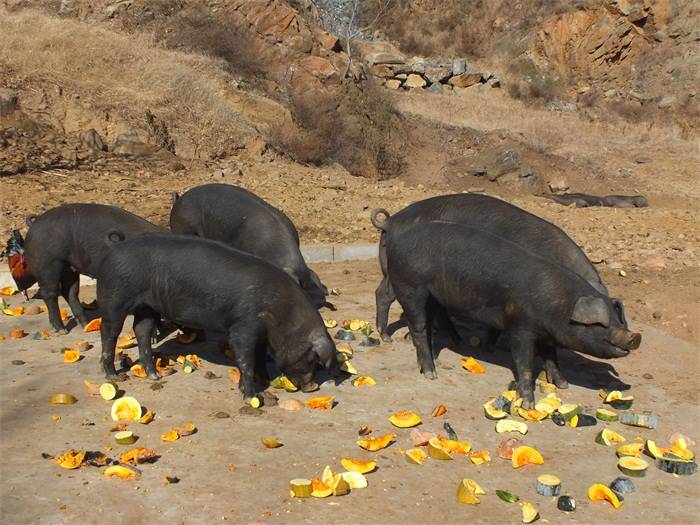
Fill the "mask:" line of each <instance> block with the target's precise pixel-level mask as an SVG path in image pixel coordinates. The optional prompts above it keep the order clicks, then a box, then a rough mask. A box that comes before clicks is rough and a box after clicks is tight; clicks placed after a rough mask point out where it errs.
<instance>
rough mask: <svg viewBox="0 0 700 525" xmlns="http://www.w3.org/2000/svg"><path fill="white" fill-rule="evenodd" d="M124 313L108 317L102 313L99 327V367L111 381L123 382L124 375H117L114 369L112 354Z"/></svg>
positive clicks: (122, 324) (115, 313) (116, 313)
mask: <svg viewBox="0 0 700 525" xmlns="http://www.w3.org/2000/svg"><path fill="white" fill-rule="evenodd" d="M125 319H126V312H114V314H112V315H110V314H108V313H105V312H103V315H102V324H101V325H100V337H101V339H102V356H101V365H102V371H103V372H104V374H105V377H106V378H107V379H109V380H112V381H124V380H125V379H126V374H117V370H116V368H115V367H114V353H115V349H116V346H117V337H119V332H121V331H122V327H123V326H124V320H125Z"/></svg>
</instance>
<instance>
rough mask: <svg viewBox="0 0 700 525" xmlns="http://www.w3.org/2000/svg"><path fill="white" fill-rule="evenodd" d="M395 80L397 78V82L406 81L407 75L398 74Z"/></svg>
mask: <svg viewBox="0 0 700 525" xmlns="http://www.w3.org/2000/svg"><path fill="white" fill-rule="evenodd" d="M395 78H398V79H399V80H406V79H407V78H408V75H407V74H406V73H399V74H398V75H396V77H395Z"/></svg>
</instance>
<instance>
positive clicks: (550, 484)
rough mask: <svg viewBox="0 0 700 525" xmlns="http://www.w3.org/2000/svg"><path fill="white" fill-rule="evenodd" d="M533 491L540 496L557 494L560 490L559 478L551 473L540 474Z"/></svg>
mask: <svg viewBox="0 0 700 525" xmlns="http://www.w3.org/2000/svg"><path fill="white" fill-rule="evenodd" d="M535 491H536V492H537V494H539V495H540V496H558V495H559V493H560V492H561V480H560V479H559V478H558V477H556V476H553V475H552V474H542V475H541V476H538V478H537V485H536V487H535Z"/></svg>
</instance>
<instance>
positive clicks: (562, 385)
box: [554, 378, 569, 390]
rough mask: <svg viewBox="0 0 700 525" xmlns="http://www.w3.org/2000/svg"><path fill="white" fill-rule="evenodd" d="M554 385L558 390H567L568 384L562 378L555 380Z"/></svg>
mask: <svg viewBox="0 0 700 525" xmlns="http://www.w3.org/2000/svg"><path fill="white" fill-rule="evenodd" d="M554 384H555V386H556V387H557V388H559V389H560V390H566V389H567V388H569V382H568V381H567V380H566V379H564V378H560V379H555V380H554Z"/></svg>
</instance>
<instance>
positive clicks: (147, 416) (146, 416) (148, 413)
mask: <svg viewBox="0 0 700 525" xmlns="http://www.w3.org/2000/svg"><path fill="white" fill-rule="evenodd" d="M154 417H156V415H155V413H153V412H152V411H150V410H148V411H146V413H145V414H144V415H142V416H141V417H140V418H139V423H141V424H142V425H148V424H149V423H150V422H151V421H153V418H154Z"/></svg>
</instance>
